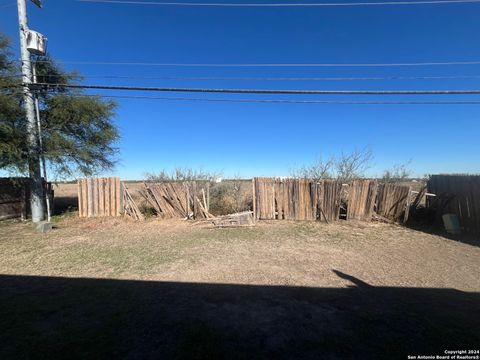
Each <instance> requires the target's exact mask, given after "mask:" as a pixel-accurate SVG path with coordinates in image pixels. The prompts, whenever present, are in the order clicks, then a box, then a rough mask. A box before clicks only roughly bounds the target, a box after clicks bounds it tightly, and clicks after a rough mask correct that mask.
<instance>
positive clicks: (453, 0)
mask: <svg viewBox="0 0 480 360" xmlns="http://www.w3.org/2000/svg"><path fill="white" fill-rule="evenodd" d="M76 1H77V2H84V3H101V4H127V5H157V6H177V7H192V6H194V7H230V8H232V7H349V6H392V5H444V4H457V3H458V4H465V3H478V2H480V0H420V1H379V2H343V3H334V2H331V3H298V4H296V3H245V4H243V3H194V2H157V1H128V0H76Z"/></svg>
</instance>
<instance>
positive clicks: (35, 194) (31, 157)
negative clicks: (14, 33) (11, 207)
mask: <svg viewBox="0 0 480 360" xmlns="http://www.w3.org/2000/svg"><path fill="white" fill-rule="evenodd" d="M17 5H18V24H19V27H20V54H21V58H22V82H23V98H24V103H25V113H26V116H27V142H28V169H29V173H30V182H31V187H30V206H31V211H32V221H33V222H34V223H37V222H40V221H43V220H45V202H44V201H45V196H44V189H43V182H42V176H41V174H40V156H39V155H40V148H39V142H38V136H37V130H36V120H35V105H34V97H33V93H32V90H31V88H30V85H31V83H32V63H31V61H30V52H29V51H28V49H27V35H28V25H27V4H26V0H17Z"/></svg>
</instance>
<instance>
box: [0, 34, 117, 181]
mask: <svg viewBox="0 0 480 360" xmlns="http://www.w3.org/2000/svg"><path fill="white" fill-rule="evenodd" d="M34 62H35V64H36V70H37V76H38V77H37V79H38V80H37V82H38V83H49V84H74V83H77V82H78V81H80V80H81V77H80V76H79V75H78V74H76V73H69V72H66V71H64V70H62V69H61V67H60V66H58V65H57V64H56V63H55V62H54V61H53V60H52V59H50V58H48V57H43V58H36V59H34ZM19 73H20V69H19V67H18V66H17V64H16V63H15V62H14V61H13V60H12V54H11V51H10V48H9V41H8V39H7V38H6V37H5V36H3V35H1V34H0V168H1V169H6V170H10V171H12V172H16V173H21V174H26V173H27V171H28V151H27V138H26V118H25V114H24V111H23V109H22V103H23V98H22V89H21V78H20V77H19V76H18V74H19ZM36 91H37V92H38V96H39V104H40V105H39V108H40V119H41V127H42V138H43V149H42V150H43V153H44V155H45V158H46V161H47V164H48V167H49V170H50V171H53V172H54V175H55V176H56V177H71V176H74V175H76V174H82V175H85V176H91V175H93V174H95V173H97V172H100V171H106V170H110V169H112V168H113V166H114V165H115V162H116V154H117V152H118V150H117V148H116V147H115V144H116V142H117V141H118V139H119V132H118V130H117V128H116V126H115V125H114V124H113V121H112V118H113V115H114V110H115V107H116V104H115V103H114V102H113V101H111V100H104V99H102V98H101V97H98V96H89V95H86V94H85V93H83V92H82V91H80V90H72V89H69V88H66V87H62V86H59V87H56V86H55V87H53V86H51V87H42V88H39V89H37V90H36Z"/></svg>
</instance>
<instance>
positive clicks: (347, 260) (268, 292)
mask: <svg viewBox="0 0 480 360" xmlns="http://www.w3.org/2000/svg"><path fill="white" fill-rule="evenodd" d="M0 254H1V255H0V274H3V275H0V329H1V330H0V331H1V334H2V335H1V336H0V358H2V359H3V358H32V357H37V356H39V355H41V357H44V358H65V357H68V358H98V357H114V358H135V359H136V358H201V359H210V358H245V359H251V358H365V357H370V358H385V357H386V356H387V355H388V356H389V357H394V358H396V357H397V358H402V359H405V358H406V355H407V354H410V355H436V354H439V355H441V354H443V352H444V350H446V349H466V348H474V346H475V345H476V346H477V348H478V344H480V295H479V293H480V276H479V274H480V261H479V260H480V247H476V246H471V245H467V244H463V243H459V242H455V241H451V240H448V239H444V238H441V237H437V236H433V235H428V234H424V233H421V232H417V231H413V230H409V229H405V228H402V227H398V226H392V225H385V224H368V223H355V222H349V223H346V222H338V223H336V224H330V225H326V224H319V223H310V222H287V221H279V222H261V223H259V224H258V225H257V226H256V227H252V228H232V229H212V228H209V227H205V226H203V225H198V224H191V223H186V222H182V221H153V220H152V221H147V222H144V223H134V222H128V221H125V220H122V219H98V220H95V219H89V220H79V219H76V218H74V217H71V218H68V217H67V218H64V219H62V220H61V221H59V222H58V228H57V229H56V230H55V231H53V232H51V233H48V234H44V235H40V234H36V233H34V232H33V231H32V228H31V226H30V225H28V224H19V223H11V222H3V223H0Z"/></svg>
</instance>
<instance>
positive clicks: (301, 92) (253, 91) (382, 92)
mask: <svg viewBox="0 0 480 360" xmlns="http://www.w3.org/2000/svg"><path fill="white" fill-rule="evenodd" d="M30 86H31V87H32V88H38V87H46V88H52V87H63V88H71V89H97V90H126V91H158V92H192V93H193V92H194V93H227V94H277V95H279V94H289V95H480V90H478V89H474V90H296V89H295V90H272V89H211V88H171V87H144V86H143V87H142V86H113V85H76V84H49V83H36V84H31V85H30Z"/></svg>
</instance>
